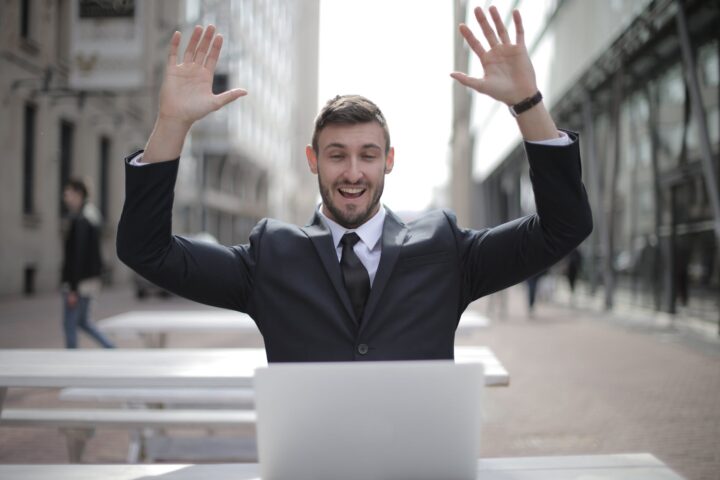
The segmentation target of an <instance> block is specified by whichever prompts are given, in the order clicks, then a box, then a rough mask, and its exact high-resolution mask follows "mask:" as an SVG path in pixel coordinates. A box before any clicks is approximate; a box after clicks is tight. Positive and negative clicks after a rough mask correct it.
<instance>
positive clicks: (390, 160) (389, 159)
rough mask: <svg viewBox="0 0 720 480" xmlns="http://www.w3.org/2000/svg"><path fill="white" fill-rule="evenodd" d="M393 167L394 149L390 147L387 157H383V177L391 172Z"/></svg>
mask: <svg viewBox="0 0 720 480" xmlns="http://www.w3.org/2000/svg"><path fill="white" fill-rule="evenodd" d="M394 166H395V147H390V150H389V151H388V154H387V156H386V157H385V175H387V174H388V173H390V172H392V169H393V167H394Z"/></svg>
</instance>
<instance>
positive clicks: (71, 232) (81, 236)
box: [62, 203, 103, 292]
mask: <svg viewBox="0 0 720 480" xmlns="http://www.w3.org/2000/svg"><path fill="white" fill-rule="evenodd" d="M68 220H69V225H68V229H67V234H66V236H65V246H64V247H65V248H64V257H63V268H62V282H63V283H64V284H67V285H68V286H69V288H70V290H71V291H73V292H77V291H78V285H79V283H80V282H81V281H82V280H87V279H89V278H96V277H100V274H101V273H102V268H103V265H102V256H101V254H100V214H99V212H97V209H96V208H95V207H94V206H93V205H91V204H89V203H86V204H85V205H84V206H83V209H82V211H81V212H79V213H75V214H71V215H70V216H69V217H68Z"/></svg>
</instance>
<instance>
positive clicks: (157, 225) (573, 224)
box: [117, 138, 592, 362]
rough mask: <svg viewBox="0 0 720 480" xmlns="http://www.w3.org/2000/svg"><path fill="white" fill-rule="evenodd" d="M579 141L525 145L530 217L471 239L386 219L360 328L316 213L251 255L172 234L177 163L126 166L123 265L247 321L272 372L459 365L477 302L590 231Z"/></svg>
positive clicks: (449, 227)
mask: <svg viewBox="0 0 720 480" xmlns="http://www.w3.org/2000/svg"><path fill="white" fill-rule="evenodd" d="M574 140H575V141H574V143H573V144H572V145H570V146H567V147H549V146H543V145H535V144H526V147H525V148H526V150H527V153H528V158H529V161H530V167H531V180H532V183H533V189H534V192H535V200H536V205H537V212H538V213H537V214H535V215H530V216H527V217H524V218H520V219H518V220H515V221H512V222H509V223H506V224H503V225H500V226H497V227H494V228H488V229H484V230H468V229H462V228H459V227H458V226H457V223H456V220H455V216H454V215H453V214H452V213H450V212H448V211H434V212H431V213H429V214H427V215H425V216H423V217H422V218H420V219H418V220H416V221H414V222H411V223H409V224H404V223H403V222H402V221H401V220H400V219H398V218H397V217H396V216H395V215H394V214H393V213H392V212H390V211H388V215H387V216H386V220H385V224H384V227H383V234H382V255H381V258H380V264H379V267H378V271H377V274H376V276H375V281H374V283H373V286H372V290H371V292H370V296H369V298H368V303H367V305H366V308H365V311H364V313H363V318H362V319H357V318H354V314H353V309H352V307H351V305H350V299H349V297H348V294H347V292H346V291H345V288H344V286H343V282H342V277H341V272H340V265H339V263H338V260H337V255H336V252H335V248H334V246H333V243H332V235H331V234H330V231H329V229H328V228H327V227H326V226H325V224H324V223H323V221H322V220H321V218H320V216H319V215H318V214H317V213H316V214H315V216H314V218H313V221H312V223H311V224H309V225H307V226H306V227H304V228H300V227H297V226H295V225H290V224H287V223H284V222H280V221H277V220H272V219H264V220H262V221H261V222H259V223H258V224H257V225H256V227H255V228H254V230H253V232H252V234H251V235H250V242H249V243H248V244H246V245H239V246H233V247H225V246H220V245H213V244H207V243H198V242H193V241H192V240H189V239H186V238H183V237H177V236H173V235H172V234H171V211H172V203H173V188H174V185H175V178H176V175H177V168H178V161H177V160H176V161H171V162H163V163H158V164H152V165H148V166H144V167H132V166H127V167H126V200H125V206H124V209H123V213H122V217H121V220H120V225H119V227H118V238H117V251H118V256H119V257H120V259H121V260H122V261H123V262H125V263H126V264H127V265H128V266H130V267H131V268H133V269H134V270H135V271H137V272H138V273H139V274H141V275H143V276H145V277H146V278H148V279H149V280H151V281H152V282H154V283H156V284H158V285H160V286H162V287H164V288H166V289H168V290H170V291H172V292H175V293H177V294H178V295H181V296H184V297H187V298H190V299H192V300H196V301H198V302H202V303H206V304H209V305H214V306H218V307H223V308H229V309H233V310H238V311H242V312H246V313H248V314H249V315H250V316H251V317H252V318H253V319H254V320H255V322H256V323H257V326H258V328H259V329H260V332H261V333H262V335H263V338H264V341H265V348H266V350H267V355H268V360H269V361H271V362H276V361H347V360H401V359H441V358H452V357H453V345H454V336H455V329H456V327H457V324H458V321H459V319H460V315H461V314H462V312H463V311H464V310H465V308H466V307H467V305H468V304H469V303H470V302H472V301H473V300H476V299H478V298H480V297H482V296H483V295H487V294H489V293H492V292H495V291H497V290H500V289H503V288H506V287H509V286H511V285H513V284H516V283H518V282H520V281H522V280H524V279H525V278H527V277H529V276H531V275H533V274H534V273H536V272H538V271H541V270H543V269H545V268H547V267H549V266H550V265H552V264H553V263H555V262H557V261H558V260H560V259H561V258H563V257H564V256H565V255H566V254H567V253H568V252H570V251H571V250H572V249H573V248H575V247H576V246H577V245H578V244H579V243H580V242H581V241H582V240H583V239H584V238H585V237H586V236H587V235H588V234H589V233H590V231H591V229H592V219H591V213H590V207H589V204H588V201H587V196H586V193H585V189H584V187H583V185H582V182H581V171H580V155H579V148H578V143H577V138H574ZM358 325H360V326H358Z"/></svg>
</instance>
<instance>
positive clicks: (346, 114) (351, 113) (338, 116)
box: [312, 95, 390, 154]
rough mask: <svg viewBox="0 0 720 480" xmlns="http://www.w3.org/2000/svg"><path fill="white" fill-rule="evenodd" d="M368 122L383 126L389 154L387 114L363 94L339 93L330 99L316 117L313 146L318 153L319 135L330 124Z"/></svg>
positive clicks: (386, 149) (386, 148)
mask: <svg viewBox="0 0 720 480" xmlns="http://www.w3.org/2000/svg"><path fill="white" fill-rule="evenodd" d="M367 122H377V123H379V124H380V126H381V127H382V129H383V132H384V133H385V154H387V153H388V152H389V151H390V130H389V129H388V126H387V122H386V121H385V116H384V115H383V113H382V112H381V111H380V108H379V107H378V106H377V105H375V104H374V103H373V102H372V101H370V100H368V99H367V98H365V97H363V96H361V95H337V96H335V98H331V99H330V100H328V102H327V103H326V104H325V106H324V107H323V108H322V110H320V114H319V115H318V116H317V118H316V119H315V130H314V131H313V136H312V148H313V150H315V153H318V137H320V132H321V131H322V129H323V128H325V127H326V126H328V125H356V124H359V123H367Z"/></svg>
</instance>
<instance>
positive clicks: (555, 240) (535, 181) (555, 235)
mask: <svg viewBox="0 0 720 480" xmlns="http://www.w3.org/2000/svg"><path fill="white" fill-rule="evenodd" d="M570 136H571V138H572V140H573V142H572V143H571V144H570V145H568V146H562V147H560V146H548V145H539V144H532V143H526V144H525V150H526V152H527V156H528V161H529V163H530V180H531V182H532V187H533V192H534V194H535V205H536V207H537V213H535V214H533V215H528V216H526V217H522V218H519V219H517V220H513V221H511V222H508V223H504V224H502V225H499V226H497V227H494V228H489V229H485V230H480V231H477V230H459V229H457V227H456V226H455V223H454V218H451V219H450V221H451V225H452V226H453V228H455V229H456V235H457V239H458V244H459V249H460V254H461V259H462V262H463V263H462V269H463V277H464V278H463V285H464V287H463V296H464V301H465V305H467V303H470V302H472V301H473V300H476V299H478V298H480V297H482V296H484V295H488V294H490V293H493V292H496V291H498V290H501V289H503V288H507V287H509V286H512V285H515V284H516V283H519V282H521V281H523V280H525V279H527V278H529V277H531V276H533V275H535V274H536V273H539V272H541V271H543V270H545V269H547V268H548V267H550V266H552V265H553V264H555V263H556V262H558V261H559V260H561V259H562V258H563V257H565V255H567V254H568V253H569V252H570V251H572V250H573V249H574V248H575V247H576V246H578V245H579V244H580V243H581V242H582V241H583V240H584V239H585V238H586V237H587V236H588V235H590V232H592V228H593V223H592V212H591V210H590V204H589V202H588V198H587V193H586V191H585V187H584V186H583V184H582V170H581V164H580V148H579V141H578V136H577V134H573V133H570Z"/></svg>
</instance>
